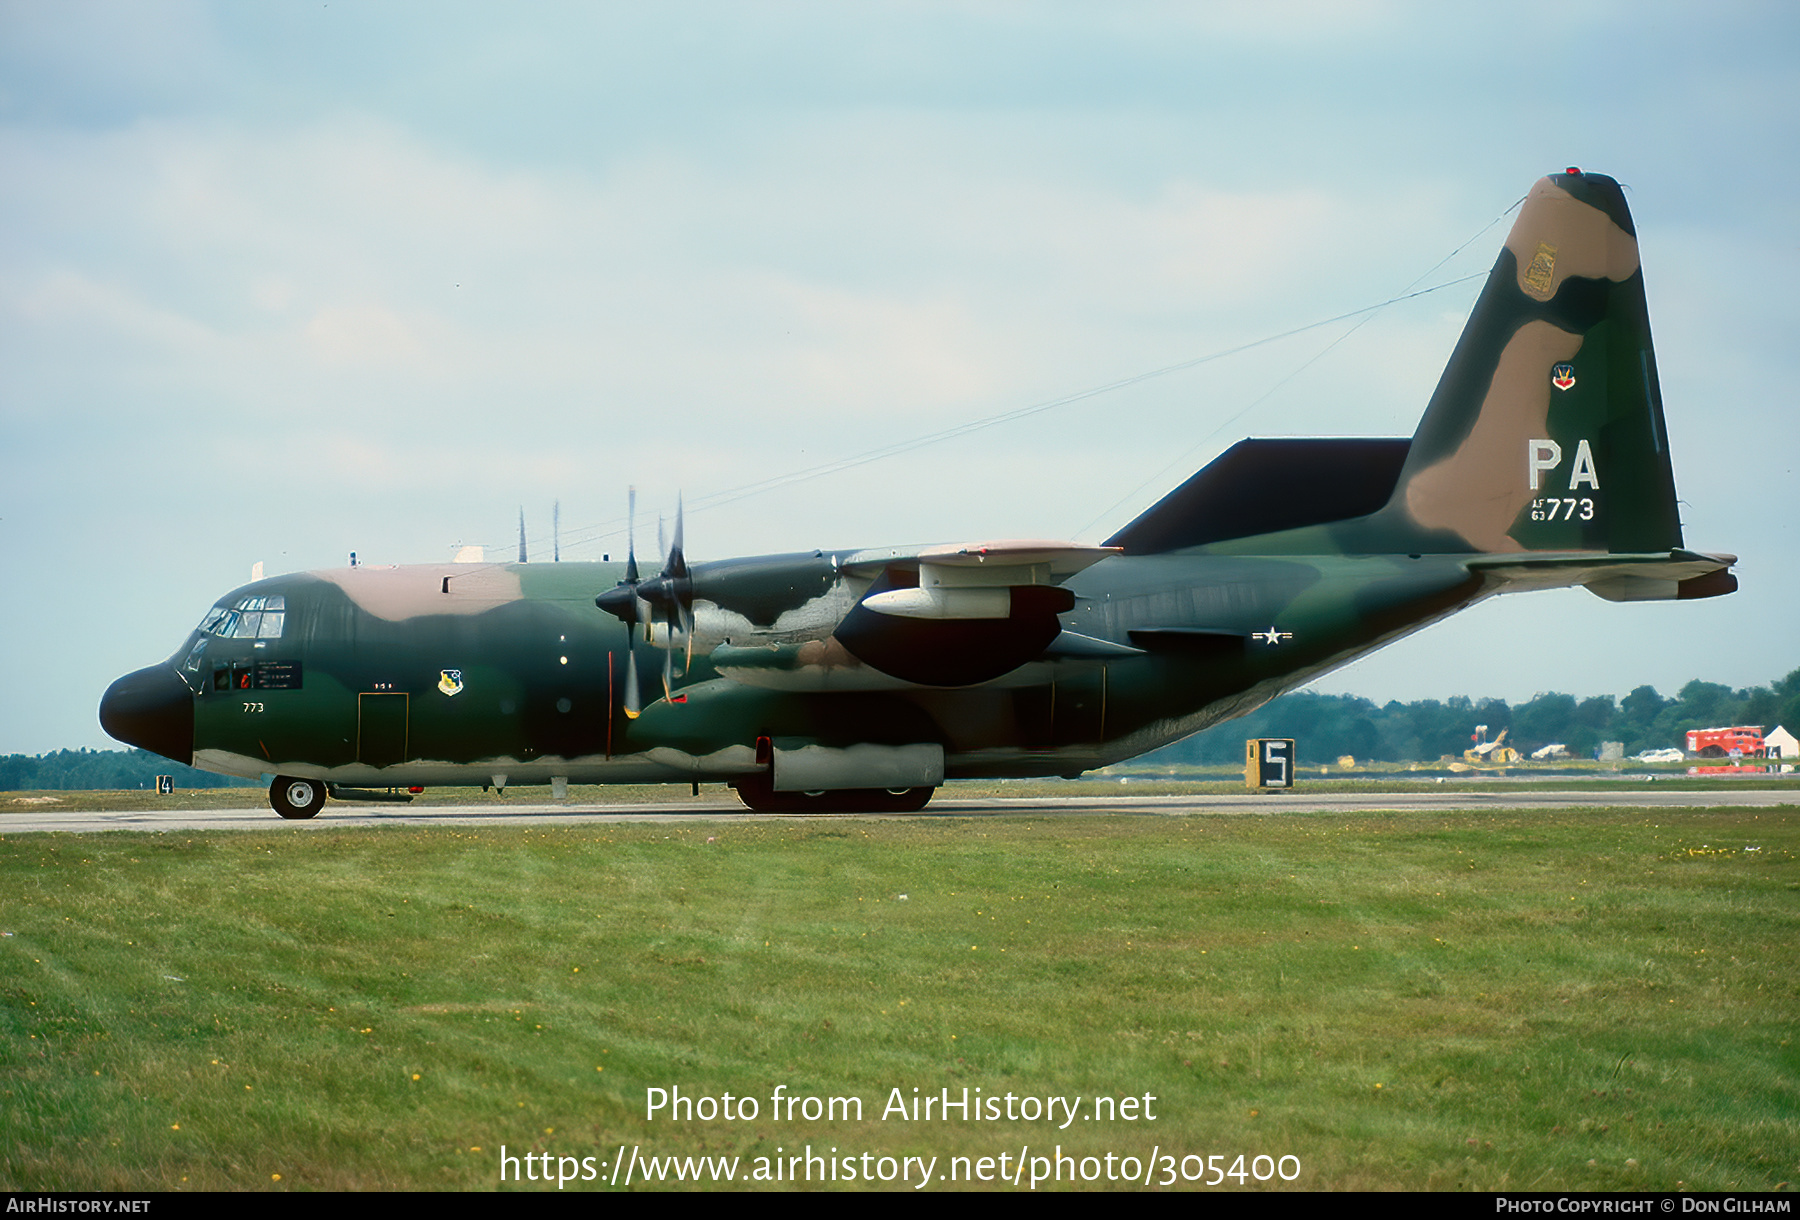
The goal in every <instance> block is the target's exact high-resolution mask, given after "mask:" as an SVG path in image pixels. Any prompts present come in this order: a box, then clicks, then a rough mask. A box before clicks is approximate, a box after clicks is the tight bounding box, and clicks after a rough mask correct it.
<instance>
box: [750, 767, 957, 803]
mask: <svg viewBox="0 0 1800 1220" xmlns="http://www.w3.org/2000/svg"><path fill="white" fill-rule="evenodd" d="M731 787H732V788H733V789H734V790H735V791H736V792H737V794H738V799H739V800H740V801H742V802H744V804H745V805H747V806H749V807H750V808H751V809H752V810H754V811H755V812H757V813H917V812H918V811H919V810H921V809H923V808H925V804H926V802H927V801H929V800H931V795H932V793H934V792H936V791H937V789H936V788H898V789H894V788H837V789H833V790H831V791H828V792H777V791H775V786H774V783H773V781H772V779H771V778H770V776H769V774H768V772H766V771H765V772H763V773H761V774H759V775H746V776H743V777H742V778H740V779H736V780H733V781H732V782H731Z"/></svg>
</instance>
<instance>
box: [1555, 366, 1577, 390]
mask: <svg viewBox="0 0 1800 1220" xmlns="http://www.w3.org/2000/svg"><path fill="white" fill-rule="evenodd" d="M1550 384H1551V385H1553V386H1555V387H1556V388H1557V389H1559V390H1570V389H1574V388H1575V366H1574V365H1572V364H1570V363H1569V362H1568V361H1566V360H1565V361H1564V362H1562V363H1561V364H1558V365H1554V366H1553V367H1552V368H1551V369H1550Z"/></svg>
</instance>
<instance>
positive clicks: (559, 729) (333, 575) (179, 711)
mask: <svg viewBox="0 0 1800 1220" xmlns="http://www.w3.org/2000/svg"><path fill="white" fill-rule="evenodd" d="M867 554H869V553H868V552H856V553H853V552H837V553H829V552H812V553H805V554H800V555H785V556H769V557H763V558H759V559H750V560H730V561H723V562H720V563H715V564H700V565H696V566H695V581H696V590H697V592H696V596H695V601H694V625H693V631H692V635H693V639H692V640H691V641H690V640H688V639H687V638H685V636H684V635H683V634H682V633H681V632H679V631H675V632H673V633H671V632H670V631H669V629H668V628H667V627H666V626H662V627H657V626H652V627H651V629H650V632H649V634H650V636H651V638H650V639H649V640H646V639H645V629H644V628H643V627H641V626H640V627H637V628H635V629H634V628H631V627H628V626H627V625H626V624H624V623H622V622H620V621H619V620H618V619H616V618H614V617H612V616H611V615H608V614H607V613H605V612H603V611H601V610H600V609H598V608H596V606H595V595H596V594H597V593H600V592H603V591H605V590H607V589H610V588H613V587H615V586H616V585H617V584H618V582H619V581H620V579H621V578H622V575H623V573H624V565H622V564H604V563H603V564H591V563H559V564H513V565H422V566H408V567H391V568H381V567H368V566H365V567H358V568H346V569H341V570H336V571H330V572H315V573H305V574H294V575H289V576H282V577H275V578H271V579H268V580H263V581H259V582H257V583H255V584H251V585H246V586H244V587H242V588H240V589H236V590H234V591H232V592H231V593H230V594H228V595H226V596H225V597H223V598H221V599H220V600H219V601H218V602H217V603H216V604H215V606H214V607H213V608H212V609H211V610H210V611H209V612H208V613H207V615H206V616H205V618H204V619H203V621H202V623H201V625H200V626H199V627H198V628H197V629H196V630H195V631H194V632H193V633H192V634H191V635H190V637H189V638H188V640H187V641H186V643H185V644H184V645H183V646H182V648H181V649H180V650H179V651H178V652H177V653H176V654H175V655H174V656H173V657H171V658H170V660H169V661H168V662H166V663H164V664H163V665H161V666H152V667H150V668H149V669H147V670H141V671H138V672H137V673H135V674H132V675H128V676H127V677H126V678H123V679H121V680H120V681H119V682H118V683H116V684H115V685H114V688H113V689H112V690H110V691H109V692H108V694H107V698H106V701H105V702H104V703H103V705H102V710H101V715H102V720H103V721H105V722H107V727H108V729H109V731H111V732H113V734H114V736H117V737H121V738H122V739H123V740H127V741H132V742H133V743H134V744H140V745H143V746H145V747H146V748H149V749H152V750H156V751H157V752H159V753H163V754H165V755H168V756H170V757H174V758H178V759H180V760H181V761H184V762H186V761H191V762H192V763H193V765H195V766H198V767H201V768H204V769H207V770H211V771H217V772H221V773H224V774H229V775H238V776H244V777H256V776H267V775H288V776H301V777H307V778H311V779H316V780H323V781H328V782H331V783H334V784H341V785H353V786H384V787H386V786H410V785H443V784H469V783H497V784H499V785H500V786H505V785H507V784H509V783H510V784H529V783H546V782H550V781H552V780H555V779H566V780H568V781H571V782H576V783H606V782H687V781H695V780H722V779H731V778H733V777H736V776H742V775H745V774H748V773H751V772H754V771H755V770H757V769H758V768H759V766H761V765H764V764H765V763H766V759H762V760H759V758H758V754H757V750H758V743H759V740H760V741H764V742H773V743H775V745H776V747H777V748H783V749H788V750H794V749H801V748H805V747H809V746H818V747H823V748H824V749H825V750H827V751H844V750H849V749H851V748H853V747H858V746H866V745H876V746H892V747H905V746H912V745H916V744H919V743H933V744H935V745H936V746H940V747H941V748H942V752H943V766H944V774H945V775H946V776H963V777H968V776H1029V775H1073V774H1079V773H1080V772H1082V771H1084V770H1087V769H1090V768H1093V767H1097V766H1102V765H1105V764H1107V763H1109V762H1114V761H1117V760H1119V759H1122V758H1126V757H1130V756H1132V755H1135V754H1138V753H1142V752H1144V751H1146V750H1149V749H1153V748H1155V747H1156V746H1159V745H1162V744H1165V743H1167V742H1169V741H1172V740H1175V739H1177V738H1179V737H1183V736H1186V735H1187V734H1190V733H1193V732H1196V731H1198V730H1200V729H1202V728H1205V727H1208V726H1209V725H1212V724H1215V723H1218V722H1219V721H1221V720H1224V719H1227V718H1229V717H1232V716H1236V715H1241V714H1243V713H1244V712H1246V711H1249V710H1251V709H1252V708H1254V707H1256V706H1258V705H1260V704H1261V703H1263V702H1265V701H1266V700H1268V699H1270V698H1272V697H1274V696H1275V695H1277V694H1279V693H1280V692H1282V691H1283V690H1287V689H1290V688H1292V687H1293V686H1295V685H1298V684H1300V683H1301V682H1304V681H1307V680H1308V679H1310V678H1312V677H1315V676H1317V675H1318V674H1319V673H1321V672H1324V671H1325V670H1328V669H1330V668H1333V667H1335V666H1337V665H1340V664H1343V663H1344V662H1346V661H1348V660H1350V659H1352V658H1354V657H1355V656H1357V655H1360V654H1361V653H1363V652H1366V651H1368V650H1369V649H1371V648H1373V647H1377V646H1379V645H1380V644H1382V643H1384V642H1386V641H1387V640H1390V639H1393V638H1395V637H1396V636H1398V635H1401V634H1405V633H1406V632H1408V631H1410V630H1412V629H1415V628H1416V627H1418V626H1421V625H1423V624H1424V623H1426V622H1429V621H1431V620H1433V619H1435V618H1438V617H1441V616H1442V615H1444V614H1447V613H1449V612H1451V611H1453V610H1455V609H1458V608H1460V607H1461V606H1463V605H1466V604H1468V603H1469V602H1470V601H1472V600H1474V599H1476V598H1477V597H1479V596H1480V595H1481V593H1482V584H1481V580H1480V578H1479V577H1475V576H1471V575H1470V572H1469V570H1468V568H1467V567H1466V566H1465V565H1464V564H1463V563H1461V562H1459V561H1458V560H1457V559H1455V558H1454V557H1445V556H1425V557H1422V558H1408V557H1405V556H1400V557H1347V556H1341V555H1338V556H1283V557H1258V556H1231V555H1220V554H1206V553H1186V554H1184V553H1174V554H1163V555H1150V556H1122V555H1121V556H1114V557H1112V558H1108V559H1105V560H1103V561H1102V562H1100V563H1097V564H1095V565H1094V566H1093V567H1091V568H1089V569H1088V570H1086V571H1084V572H1081V573H1079V574H1078V575H1076V576H1075V577H1073V578H1071V579H1070V580H1069V581H1068V582H1067V587H1068V589H1069V591H1070V593H1072V594H1073V606H1072V608H1070V609H1069V610H1068V611H1066V612H1064V613H1063V614H1061V615H1060V616H1059V619H1060V624H1061V627H1062V634H1061V635H1059V636H1057V637H1056V639H1055V640H1054V641H1053V642H1052V644H1051V646H1050V647H1048V648H1046V649H1044V650H1043V651H1042V652H1041V654H1039V655H1037V656H1035V657H1033V658H1031V659H1028V660H1025V661H1024V662H1023V663H1021V664H1019V665H1017V666H1016V667H1014V668H1012V669H1010V670H1009V671H1008V672H1006V673H1004V674H1002V675H1000V676H998V677H995V678H991V679H988V680H985V681H981V682H978V683H974V684H970V685H965V686H930V685H920V684H917V683H913V682H908V681H905V680H902V679H898V678H895V677H892V676H890V675H888V674H885V673H882V672H880V671H879V670H876V669H874V668H873V667H871V666H869V665H866V664H864V663H862V662H861V661H859V660H858V659H857V658H856V657H855V656H853V655H851V654H849V653H848V652H846V651H845V650H844V649H843V648H841V647H838V646H837V645H836V641H835V640H834V639H833V638H832V633H833V630H834V628H837V627H838V625H839V624H840V622H841V621H842V620H843V619H844V616H845V614H846V612H847V611H849V610H851V609H853V608H855V607H856V606H857V604H858V602H859V601H860V600H861V599H862V598H863V597H864V596H865V595H867V594H868V592H869V589H870V586H871V581H870V580H869V579H868V578H866V577H862V576H858V575H856V574H855V572H856V570H857V565H856V564H854V563H852V562H849V561H851V560H853V559H855V558H857V557H859V556H866V555H867ZM709 590H710V591H712V592H714V593H715V594H716V595H717V596H716V599H715V598H713V597H708V596H707V594H708V592H709ZM634 630H635V632H636V635H635V638H632V633H633V631H634ZM690 645H691V651H690ZM628 666H635V667H636V668H637V669H638V671H639V681H640V683H641V685H642V687H643V690H644V696H643V700H642V703H643V706H642V712H641V714H640V715H636V716H632V715H630V714H628V713H627V710H626V699H625V680H626V673H627V669H628ZM665 672H667V674H668V675H669V681H668V685H667V689H666V690H665V687H664V675H665ZM190 724H191V729H189V728H188V726H189V725H190ZM189 733H191V739H190V738H189V737H188V734H189Z"/></svg>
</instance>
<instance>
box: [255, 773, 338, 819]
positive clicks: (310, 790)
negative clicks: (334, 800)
mask: <svg viewBox="0 0 1800 1220" xmlns="http://www.w3.org/2000/svg"><path fill="white" fill-rule="evenodd" d="M269 804H270V805H271V806H273V807H274V810H275V812H276V813H279V814H280V815H281V816H282V817H284V818H287V819H288V820H289V821H294V822H304V821H305V820H306V819H307V818H310V817H312V816H313V815H314V814H316V813H318V812H319V810H321V809H323V808H325V785H324V784H322V783H320V782H319V781H318V780H316V779H295V778H294V777H293V776H291V775H277V776H276V777H275V782H274V783H272V784H270V785H269Z"/></svg>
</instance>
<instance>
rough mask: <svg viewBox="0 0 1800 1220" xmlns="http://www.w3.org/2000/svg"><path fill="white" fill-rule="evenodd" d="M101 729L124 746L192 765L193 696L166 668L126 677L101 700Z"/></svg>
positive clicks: (171, 671)
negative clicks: (131, 746)
mask: <svg viewBox="0 0 1800 1220" xmlns="http://www.w3.org/2000/svg"><path fill="white" fill-rule="evenodd" d="M100 727H101V728H103V729H105V730H106V731H107V734H108V735H109V736H112V737H115V738H117V739H118V740H120V741H122V742H124V743H126V744H127V745H133V746H138V747H140V748H142V749H145V750H149V751H150V752H152V753H154V754H161V755H162V756H163V757H164V758H172V759H174V760H175V761H176V762H178V763H192V762H193V761H194V696H193V694H192V693H191V692H190V691H189V690H188V687H187V683H185V682H183V681H182V680H181V679H180V677H178V676H177V675H176V673H175V671H174V670H173V669H171V668H169V667H168V666H167V665H152V666H151V667H150V668H148V669H140V670H138V671H137V672H136V673H129V674H126V675H125V676H124V677H123V678H120V679H119V680H118V681H117V682H114V683H113V684H112V685H111V686H109V687H107V688H106V694H105V695H103V696H102V697H101V699H100Z"/></svg>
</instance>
